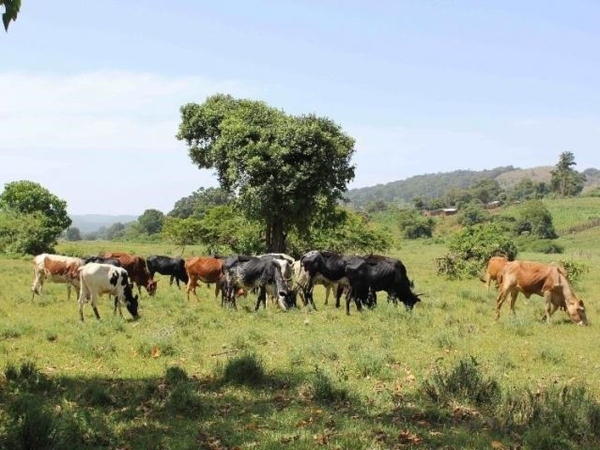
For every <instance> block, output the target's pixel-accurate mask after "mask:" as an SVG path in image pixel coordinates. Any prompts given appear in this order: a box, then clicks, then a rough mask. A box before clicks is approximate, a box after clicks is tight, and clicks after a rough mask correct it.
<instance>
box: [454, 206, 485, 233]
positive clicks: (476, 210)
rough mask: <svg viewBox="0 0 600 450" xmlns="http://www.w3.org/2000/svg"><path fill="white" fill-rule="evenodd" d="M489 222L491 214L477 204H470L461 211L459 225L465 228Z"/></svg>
mask: <svg viewBox="0 0 600 450" xmlns="http://www.w3.org/2000/svg"><path fill="white" fill-rule="evenodd" d="M489 220H490V213H489V212H487V211H486V210H485V209H483V208H482V207H481V205H480V204H477V203H469V204H468V205H467V206H465V207H464V208H463V209H462V210H461V212H460V214H459V216H458V223H459V224H461V225H462V226H465V227H468V226H471V225H475V224H478V223H483V222H487V221H489Z"/></svg>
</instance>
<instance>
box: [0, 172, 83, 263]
mask: <svg viewBox="0 0 600 450" xmlns="http://www.w3.org/2000/svg"><path fill="white" fill-rule="evenodd" d="M0 213H1V214H4V215H5V218H8V217H10V218H12V219H11V221H4V223H5V224H10V223H13V224H17V228H16V229H15V230H12V231H10V232H9V231H7V230H5V233H7V235H8V234H11V235H14V236H18V235H20V234H23V233H26V234H27V235H28V236H26V237H23V239H21V237H19V238H18V242H21V243H22V244H19V245H16V246H15V245H11V246H10V251H15V252H22V253H32V254H34V253H39V252H42V251H47V250H50V249H51V248H52V246H53V245H54V244H55V243H56V240H57V239H58V237H59V236H60V235H61V234H62V233H63V232H64V231H65V230H66V229H67V228H68V227H69V226H70V225H71V219H70V218H69V216H68V214H67V202H65V201H64V200H61V199H59V198H58V197H57V196H56V195H54V194H52V193H51V192H50V191H48V190H47V189H46V188H44V187H42V186H41V185H39V184H38V183H34V182H33V181H14V182H12V183H7V184H6V185H5V187H4V192H2V194H0ZM15 220H16V221H15ZM19 220H20V221H22V223H24V224H25V223H27V224H29V227H25V226H24V227H18V223H19ZM33 229H35V230H36V231H35V233H34V232H32V230H33ZM15 239H17V238H16V237H15ZM14 242H17V240H15V241H14Z"/></svg>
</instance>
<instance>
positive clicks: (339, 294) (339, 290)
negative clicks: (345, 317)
mask: <svg viewBox="0 0 600 450" xmlns="http://www.w3.org/2000/svg"><path fill="white" fill-rule="evenodd" d="M343 293H344V287H343V286H342V285H341V284H338V286H337V290H336V293H335V307H336V308H339V307H340V299H341V298H342V294H343ZM347 299H348V296H347V295H346V300H347Z"/></svg>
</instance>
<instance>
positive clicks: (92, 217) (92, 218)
mask: <svg viewBox="0 0 600 450" xmlns="http://www.w3.org/2000/svg"><path fill="white" fill-rule="evenodd" d="M69 217H71V220H72V221H73V224H72V225H71V226H72V227H76V228H79V231H81V233H84V234H85V233H91V232H93V231H98V230H99V229H100V228H102V227H107V228H108V227H110V226H111V225H112V224H115V223H118V222H121V223H123V224H125V223H128V222H133V221H134V220H137V218H138V216H130V215H122V216H108V215H103V214H82V215H76V214H75V215H71V216H69Z"/></svg>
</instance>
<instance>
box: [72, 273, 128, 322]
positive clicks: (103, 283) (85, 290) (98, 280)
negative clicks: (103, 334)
mask: <svg viewBox="0 0 600 450" xmlns="http://www.w3.org/2000/svg"><path fill="white" fill-rule="evenodd" d="M78 270H79V280H80V284H81V287H80V291H79V318H80V319H81V321H82V322H83V305H84V304H85V303H86V302H88V301H90V302H91V303H92V309H93V310H94V314H95V315H96V318H97V319H100V314H98V307H97V305H98V297H99V296H100V295H103V294H111V295H114V296H115V310H114V312H115V313H116V312H117V309H118V310H119V314H120V315H121V317H123V312H122V310H121V304H122V303H124V304H125V306H126V307H127V310H128V311H129V313H130V314H131V315H132V316H133V318H134V319H137V318H138V296H137V295H136V296H135V297H134V296H133V294H132V291H131V284H130V282H129V275H127V271H126V270H125V269H123V268H122V267H115V266H112V265H110V264H99V263H88V264H86V265H84V266H82V267H80V268H79V269H78Z"/></svg>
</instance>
